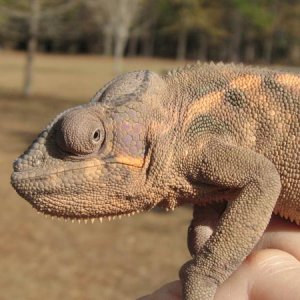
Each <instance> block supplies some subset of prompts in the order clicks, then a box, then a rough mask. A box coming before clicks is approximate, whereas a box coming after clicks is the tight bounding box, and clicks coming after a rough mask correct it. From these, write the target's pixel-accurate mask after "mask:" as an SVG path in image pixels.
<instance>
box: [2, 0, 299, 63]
mask: <svg viewBox="0 0 300 300" xmlns="http://www.w3.org/2000/svg"><path fill="white" fill-rule="evenodd" d="M33 2H35V3H36V7H35V8H34V7H32V3H33ZM0 5H1V8H0V45H1V46H2V47H4V48H17V49H25V48H26V47H27V41H28V39H29V38H30V34H32V33H30V31H32V28H30V27H32V26H37V24H35V25H34V24H31V23H32V22H30V14H31V15H32V10H34V9H38V10H39V13H38V15H37V16H36V19H37V20H35V23H37V22H38V23H39V25H38V27H39V29H38V32H36V34H37V35H38V40H39V47H38V48H39V50H40V51H46V52H69V53H70V52H71V53H78V52H88V53H99V54H105V55H112V54H114V55H115V56H122V55H123V53H124V54H125V55H130V56H135V55H144V56H162V57H176V58H178V59H185V58H188V59H200V60H223V61H245V62H249V63H252V62H263V63H270V62H284V63H291V64H299V63H300V0H287V1H279V0H252V1H249V0H156V1H153V0H109V1H104V0H86V1H84V0H81V1H80V0H27V1H26V0H0Z"/></svg>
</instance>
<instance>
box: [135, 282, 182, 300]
mask: <svg viewBox="0 0 300 300" xmlns="http://www.w3.org/2000/svg"><path fill="white" fill-rule="evenodd" d="M181 299H182V291H181V282H180V281H179V280H176V281H172V282H169V283H167V284H166V285H164V286H162V287H161V288H160V289H158V290H157V291H155V292H154V293H153V294H151V295H147V296H144V297H141V298H138V299H137V300H181Z"/></svg>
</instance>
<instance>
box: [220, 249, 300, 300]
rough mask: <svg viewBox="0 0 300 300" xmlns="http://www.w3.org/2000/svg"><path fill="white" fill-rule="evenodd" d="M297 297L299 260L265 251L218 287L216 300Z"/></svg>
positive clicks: (278, 299)
mask: <svg viewBox="0 0 300 300" xmlns="http://www.w3.org/2000/svg"><path fill="white" fill-rule="evenodd" d="M299 295H300V263H299V261H298V260H297V259H295V257H293V256H292V255H290V254H288V253H286V252H283V251H280V250H274V249H267V250H260V251H257V252H255V253H253V254H251V255H250V256H248V258H247V259H246V260H245V261H244V263H243V264H242V265H241V267H240V268H239V269H238V270H237V271H236V272H234V273H233V274H232V276H231V277H230V278H228V280H226V281H225V282H224V284H223V285H222V286H220V287H219V288H218V290H217V293H216V295H215V300H221V299H222V300H229V299H239V300H260V299H263V300H281V299H289V300H297V299H299Z"/></svg>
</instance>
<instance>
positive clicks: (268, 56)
mask: <svg viewBox="0 0 300 300" xmlns="http://www.w3.org/2000/svg"><path fill="white" fill-rule="evenodd" d="M272 52H273V36H272V35H269V36H266V37H265V41H264V60H265V62H266V63H268V64H270V63H271V61H272Z"/></svg>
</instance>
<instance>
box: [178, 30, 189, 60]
mask: <svg viewBox="0 0 300 300" xmlns="http://www.w3.org/2000/svg"><path fill="white" fill-rule="evenodd" d="M186 45H187V30H186V29H185V28H182V29H181V30H180V32H179V34H178V41H177V51H176V59H177V60H184V59H185V58H186Z"/></svg>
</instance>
